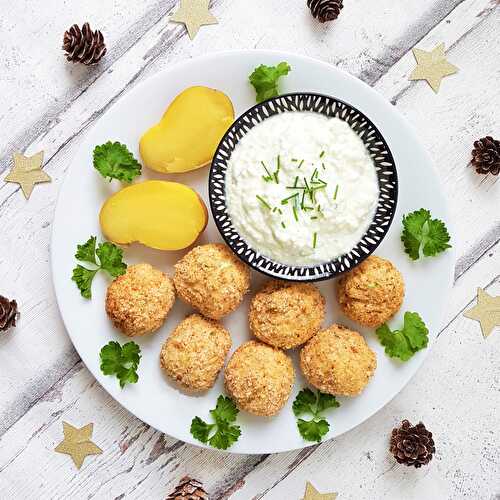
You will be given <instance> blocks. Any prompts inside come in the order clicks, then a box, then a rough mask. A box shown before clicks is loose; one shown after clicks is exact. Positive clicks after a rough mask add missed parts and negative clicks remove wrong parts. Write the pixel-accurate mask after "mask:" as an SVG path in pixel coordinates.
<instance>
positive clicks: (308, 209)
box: [226, 112, 379, 266]
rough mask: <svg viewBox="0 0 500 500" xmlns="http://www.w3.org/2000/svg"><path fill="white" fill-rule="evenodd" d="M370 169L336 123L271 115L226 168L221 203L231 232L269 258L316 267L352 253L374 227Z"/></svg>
mask: <svg viewBox="0 0 500 500" xmlns="http://www.w3.org/2000/svg"><path fill="white" fill-rule="evenodd" d="M378 195H379V190H378V180H377V174H376V170H375V165H374V163H373V160H372V159H371V157H370V155H369V153H368V151H367V150H366V148H365V146H364V144H363V142H362V140H361V139H360V138H359V137H358V136H357V135H356V133H355V132H353V131H352V130H351V128H350V127H349V125H348V124H347V123H345V122H343V121H342V120H340V119H338V118H327V117H325V116H323V115H320V114H318V113H312V112H287V113H282V114H278V115H275V116H273V117H271V118H268V119H266V120H264V121H263V122H262V123H260V124H258V125H256V126H255V127H253V128H252V129H251V130H250V131H249V132H248V133H247V134H246V135H245V136H244V137H243V138H242V139H241V140H240V141H239V143H238V144H237V146H236V147H235V149H234V151H233V153H232V155H231V158H230V159H229V161H228V164H227V173H226V203H227V209H228V212H229V215H230V217H231V220H232V223H233V225H234V227H235V229H236V230H237V231H238V232H239V233H240V235H241V236H242V237H243V238H244V239H245V241H246V242H247V243H248V244H249V245H250V246H251V247H252V248H254V249H255V250H257V251H259V252H260V253H261V254H262V255H265V256H266V257H268V258H270V259H272V260H274V261H277V262H280V263H283V264H287V265H301V266H302V265H314V264H319V263H323V262H327V261H330V260H333V259H335V258H337V257H339V256H341V255H343V254H345V253H347V252H349V251H350V250H351V249H352V248H353V247H354V246H355V245H356V244H357V243H358V242H359V240H360V239H361V237H362V236H363V234H364V233H365V231H366V230H367V228H368V227H369V225H370V224H371V222H372V220H373V216H374V213H375V209H376V206H377V201H378Z"/></svg>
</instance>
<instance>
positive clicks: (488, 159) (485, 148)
mask: <svg viewBox="0 0 500 500" xmlns="http://www.w3.org/2000/svg"><path fill="white" fill-rule="evenodd" d="M472 166H473V167H474V168H475V169H476V172H477V173H478V174H493V175H498V174H499V173H500V141H497V140H495V139H493V137H490V136H489V135H488V136H486V137H483V138H482V139H479V140H478V141H475V142H474V149H473V150H472Z"/></svg>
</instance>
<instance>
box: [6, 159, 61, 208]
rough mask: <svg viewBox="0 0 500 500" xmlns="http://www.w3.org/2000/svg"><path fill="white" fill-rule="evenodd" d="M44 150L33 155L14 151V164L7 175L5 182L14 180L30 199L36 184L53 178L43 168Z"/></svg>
mask: <svg viewBox="0 0 500 500" xmlns="http://www.w3.org/2000/svg"><path fill="white" fill-rule="evenodd" d="M42 164H43V151H40V152H39V153H37V154H35V155H33V156H29V157H28V156H24V155H22V154H20V153H14V166H13V167H12V170H11V171H10V173H9V174H8V175H7V177H5V179H4V181H5V182H14V183H16V184H19V185H20V186H21V189H22V190H23V193H24V196H25V198H26V199H28V198H29V197H30V196H31V192H32V191H33V188H34V187H35V184H38V183H40V182H51V180H52V179H51V178H50V177H49V176H48V175H47V174H46V173H45V172H44V171H43V170H42Z"/></svg>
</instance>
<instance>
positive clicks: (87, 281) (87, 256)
mask: <svg viewBox="0 0 500 500" xmlns="http://www.w3.org/2000/svg"><path fill="white" fill-rule="evenodd" d="M96 243H97V238H96V237H95V236H91V237H90V238H89V240H88V241H87V242H85V243H83V244H82V245H78V246H77V250H76V254H75V257H76V259H77V260H79V261H82V262H87V263H89V264H93V266H92V268H91V269H88V268H87V267H83V266H82V265H80V264H78V265H77V266H76V267H75V268H74V269H73V276H72V277H71V279H72V280H73V281H74V282H75V283H76V285H77V287H78V289H79V290H80V293H81V295H82V297H85V298H86V299H91V298H92V281H93V279H94V277H95V275H96V274H97V273H98V272H99V271H101V270H102V271H106V272H107V273H108V274H110V275H111V276H112V277H113V278H116V277H117V276H121V275H122V274H125V271H126V270H127V264H125V263H124V262H123V260H122V259H123V250H122V249H121V248H119V247H117V246H116V245H114V244H113V243H109V242H105V243H99V246H98V247H97V249H96Z"/></svg>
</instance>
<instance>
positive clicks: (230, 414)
mask: <svg viewBox="0 0 500 500" xmlns="http://www.w3.org/2000/svg"><path fill="white" fill-rule="evenodd" d="M210 415H211V416H212V418H213V420H214V423H213V424H207V423H206V422H204V421H203V420H202V419H201V418H200V417H194V418H193V420H192V421H191V429H190V431H191V434H192V435H193V437H194V438H195V439H197V440H198V441H201V442H202V443H205V444H207V443H208V444H209V445H210V446H212V447H214V448H218V449H220V450H227V449H228V448H229V447H230V446H231V445H232V444H233V443H235V442H236V441H238V438H239V437H240V435H241V429H240V426H239V425H233V422H235V421H236V417H237V415H238V408H236V405H235V404H234V402H233V400H232V399H231V398H228V397H224V396H222V395H221V396H219V397H218V398H217V405H216V407H215V409H213V410H210ZM214 431H215V432H214Z"/></svg>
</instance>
